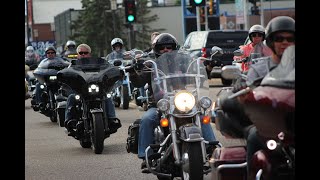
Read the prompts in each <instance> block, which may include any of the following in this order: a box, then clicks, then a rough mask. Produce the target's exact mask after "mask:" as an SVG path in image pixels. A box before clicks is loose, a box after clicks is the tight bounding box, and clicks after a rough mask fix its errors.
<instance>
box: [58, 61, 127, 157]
mask: <svg viewBox="0 0 320 180" xmlns="http://www.w3.org/2000/svg"><path fill="white" fill-rule="evenodd" d="M57 78H58V81H59V82H61V83H62V84H63V85H64V86H69V87H70V88H71V89H72V90H73V91H74V92H75V99H76V105H75V106H73V107H72V108H71V113H72V114H73V117H75V119H76V123H75V127H74V129H73V130H74V132H75V133H74V134H73V135H72V136H73V137H74V138H75V139H77V140H79V141H80V145H81V146H82V147H83V148H90V147H91V146H92V147H93V151H94V153H95V154H101V153H102V151H103V149H104V140H105V139H106V138H108V137H109V136H110V134H112V133H115V132H117V129H115V128H113V127H112V126H111V125H110V124H109V122H108V117H107V115H106V111H107V109H106V106H105V101H106V99H107V98H112V97H111V91H112V90H113V89H114V88H116V87H117V86H119V85H120V84H121V83H122V79H121V78H122V73H121V72H120V70H119V68H117V67H114V66H110V64H108V63H106V61H105V60H104V59H101V58H98V59H81V60H77V61H74V63H73V64H72V65H71V66H70V67H69V68H66V69H63V70H61V71H59V72H58V74H57Z"/></svg>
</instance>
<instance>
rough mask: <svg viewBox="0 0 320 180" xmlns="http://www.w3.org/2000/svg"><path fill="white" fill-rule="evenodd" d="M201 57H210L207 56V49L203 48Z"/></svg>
mask: <svg viewBox="0 0 320 180" xmlns="http://www.w3.org/2000/svg"><path fill="white" fill-rule="evenodd" d="M201 54H202V55H201V57H204V58H206V57H208V55H207V49H206V48H202V49H201Z"/></svg>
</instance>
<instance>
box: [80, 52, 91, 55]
mask: <svg viewBox="0 0 320 180" xmlns="http://www.w3.org/2000/svg"><path fill="white" fill-rule="evenodd" d="M79 54H80V55H84V54H85V55H87V54H89V52H79Z"/></svg>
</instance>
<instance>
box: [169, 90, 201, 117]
mask: <svg viewBox="0 0 320 180" xmlns="http://www.w3.org/2000/svg"><path fill="white" fill-rule="evenodd" d="M195 102H196V100H195V98H194V96H193V95H192V94H191V93H189V92H179V93H178V94H176V96H175V97H174V105H175V107H176V108H177V109H178V110H179V111H181V112H185V113H186V112H188V111H190V110H191V109H192V108H193V107H194V105H195Z"/></svg>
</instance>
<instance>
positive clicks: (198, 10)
mask: <svg viewBox="0 0 320 180" xmlns="http://www.w3.org/2000/svg"><path fill="white" fill-rule="evenodd" d="M196 13H197V14H196V15H197V31H201V26H200V8H199V6H196Z"/></svg>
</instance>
